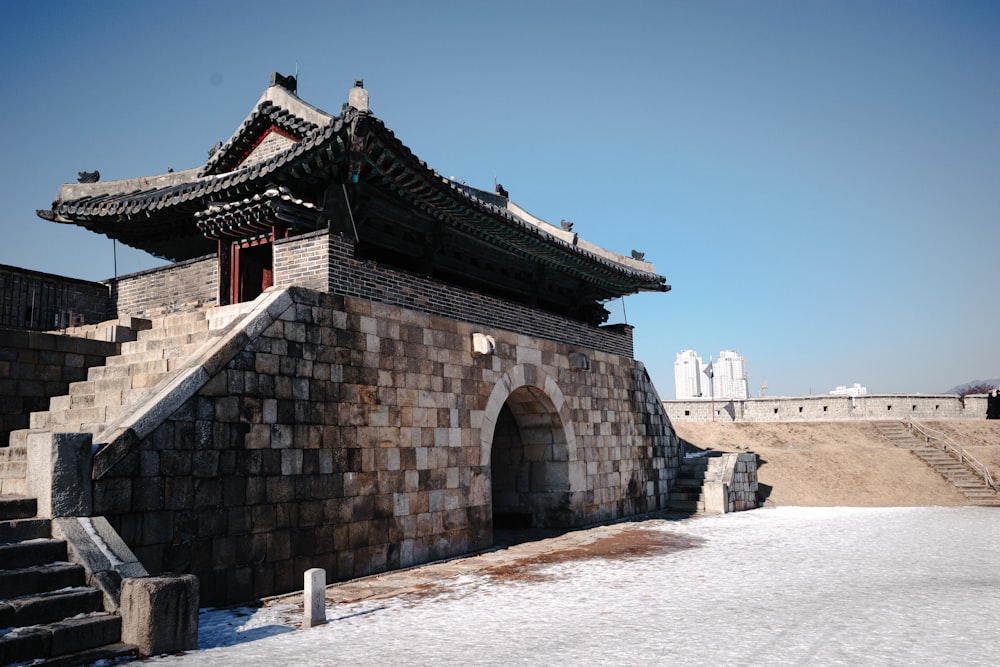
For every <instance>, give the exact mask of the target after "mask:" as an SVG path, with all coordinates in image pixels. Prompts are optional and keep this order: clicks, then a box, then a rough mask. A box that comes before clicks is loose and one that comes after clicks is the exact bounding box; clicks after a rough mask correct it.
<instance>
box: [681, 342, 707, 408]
mask: <svg viewBox="0 0 1000 667" xmlns="http://www.w3.org/2000/svg"><path fill="white" fill-rule="evenodd" d="M702 370H703V367H702V362H701V357H699V356H698V354H697V353H696V352H695V351H694V350H684V351H683V352H678V353H677V359H676V361H674V393H675V394H676V397H677V398H678V399H684V398H701V397H702V386H705V387H707V386H708V385H707V384H705V385H703V384H702V383H703V378H704V381H705V382H707V380H708V378H705V377H704V376H703V375H702ZM705 393H706V394H707V393H708V392H707V391H706V392H705Z"/></svg>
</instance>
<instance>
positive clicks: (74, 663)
mask: <svg viewBox="0 0 1000 667" xmlns="http://www.w3.org/2000/svg"><path fill="white" fill-rule="evenodd" d="M138 656H139V652H138V650H137V649H136V647H135V646H132V645H131V644H123V643H121V642H116V643H114V644H105V645H104V646H98V647H96V648H89V649H85V650H83V651H76V652H74V653H67V654H65V655H61V656H57V657H52V658H49V659H48V660H46V661H45V663H44V664H45V667H81V666H83V665H95V666H96V665H114V664H117V663H119V662H122V661H124V660H125V659H127V658H137V657H138Z"/></svg>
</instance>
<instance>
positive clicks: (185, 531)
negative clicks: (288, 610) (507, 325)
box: [94, 288, 680, 605]
mask: <svg viewBox="0 0 1000 667" xmlns="http://www.w3.org/2000/svg"><path fill="white" fill-rule="evenodd" d="M288 293H289V294H291V295H292V298H293V300H294V303H293V304H292V305H291V306H289V307H288V308H287V309H286V310H284V311H283V312H282V313H281V314H280V316H276V317H277V319H275V320H274V321H273V323H272V324H270V325H269V326H267V327H266V328H262V330H261V331H260V332H259V334H254V335H253V336H252V337H251V338H250V339H249V342H247V343H246V344H245V345H244V346H243V347H241V348H239V349H238V350H233V352H232V353H233V355H234V356H233V357H232V359H231V361H229V362H228V363H227V364H226V365H225V367H224V368H223V369H222V370H221V371H219V372H217V373H215V374H214V375H213V376H212V377H211V379H209V380H208V381H207V383H206V384H204V385H203V386H202V387H201V389H199V390H197V393H196V394H194V395H192V396H191V397H190V398H189V399H187V400H186V401H185V402H184V403H183V405H182V406H181V407H180V408H179V409H177V410H176V411H175V412H172V413H171V414H170V415H169V417H168V418H166V419H165V420H164V421H163V422H162V423H160V425H159V426H157V427H155V430H152V431H151V433H150V435H149V436H147V437H143V438H141V439H140V440H139V441H138V442H135V443H133V445H132V446H131V447H130V448H129V449H128V450H127V453H125V454H124V455H123V456H121V457H119V458H117V462H116V463H114V464H113V465H111V466H110V467H108V468H106V469H105V468H103V467H102V468H100V472H99V473H98V479H96V480H95V482H94V512H95V514H99V515H105V516H106V517H107V518H108V520H109V521H110V522H111V523H112V525H113V526H114V527H115V528H116V530H118V532H119V533H120V534H121V536H122V537H123V538H124V539H125V541H126V542H127V543H128V544H129V545H130V546H131V547H132V548H133V550H134V551H135V553H136V555H137V556H138V557H139V558H140V560H141V561H142V562H143V564H144V565H145V566H146V567H147V569H149V570H150V572H151V573H153V574H155V573H157V572H161V571H173V572H191V573H195V574H198V575H199V577H200V579H201V591H202V604H203V605H206V604H208V605H211V604H226V603H231V602H237V601H241V600H245V599H248V598H251V597H260V596H264V595H270V594H274V593H279V592H285V591H290V590H294V589H296V588H297V587H299V586H300V584H301V580H302V575H303V573H304V572H305V570H307V569H309V568H312V567H322V568H324V569H326V571H327V572H328V573H329V575H330V578H331V580H338V579H341V580H342V579H348V578H352V577H357V576H361V575H367V574H371V573H375V572H380V571H384V570H388V569H394V568H400V567H407V566H410V565H414V564H417V563H422V562H427V561H431V560H435V559H440V558H445V557H449V556H454V555H458V554H463V553H468V552H471V551H475V550H478V549H483V548H486V547H489V546H490V545H491V544H492V528H493V520H494V511H500V510H504V511H511V512H514V511H520V512H524V513H526V514H527V515H528V517H529V519H530V520H531V521H532V522H533V523H534V524H537V525H550V526H575V525H583V524H588V523H591V522H598V521H607V520H612V519H617V518H619V517H624V516H629V515H633V514H637V513H642V512H646V511H654V510H658V509H662V508H664V507H665V506H666V503H667V498H668V495H669V492H670V488H671V485H672V482H673V480H674V479H675V478H676V474H677V468H678V466H679V456H680V444H679V441H678V439H677V437H676V436H675V435H674V433H673V431H672V429H671V427H670V423H669V420H668V418H667V416H666V413H665V412H664V411H663V409H662V404H661V402H660V399H659V397H658V396H657V394H656V391H655V389H654V388H653V386H652V384H651V383H650V382H649V378H648V375H647V374H646V371H645V369H644V368H643V366H642V365H641V364H639V363H638V362H636V361H634V360H633V359H632V358H631V357H628V356H622V355H615V354H610V353H608V352H604V351H598V350H581V348H580V347H579V346H578V345H567V344H563V343H557V342H554V341H551V340H547V339H544V338H540V337H530V336H527V335H525V334H521V333H516V332H512V331H509V330H505V329H499V328H493V327H488V326H483V325H481V324H470V323H465V322H459V321H457V320H454V319H450V318H445V317H439V316H435V315H431V314H427V313H422V312H419V311H417V310H415V309H408V308H402V307H400V306H398V305H389V304H382V303H377V302H373V301H369V300H364V299H357V298H350V297H342V296H334V295H330V294H322V293H318V292H313V291H308V290H301V289H297V288H296V289H291V290H289V292H288ZM475 298H476V297H475V296H470V299H475ZM468 310H469V312H472V310H473V308H472V305H471V303H470V304H468ZM474 334H485V335H487V336H489V338H490V339H491V340H492V341H493V349H492V351H491V352H488V353H487V354H475V353H473V347H472V340H473V335H474ZM511 424H514V425H516V428H513V429H511V428H510V425H511ZM510 451H515V452H517V455H516V456H507V455H506V453H507V452H510ZM96 469H97V468H95V470H96ZM500 469H502V471H503V472H502V473H500V475H499V477H502V478H503V480H504V481H503V483H502V485H504V486H505V488H504V489H496V490H495V489H494V484H493V482H494V473H493V471H494V470H500ZM501 495H502V497H501ZM494 499H496V500H494ZM494 505H496V509H495V508H494Z"/></svg>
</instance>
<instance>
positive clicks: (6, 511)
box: [0, 303, 253, 666]
mask: <svg viewBox="0 0 1000 667" xmlns="http://www.w3.org/2000/svg"><path fill="white" fill-rule="evenodd" d="M252 307H253V303H247V304H237V305H235V306H227V307H223V308H214V309H211V310H208V311H201V312H197V313H190V314H174V315H167V316H165V317H163V318H159V319H155V320H152V321H149V322H140V323H139V324H138V326H136V327H135V328H136V329H139V331H138V335H137V336H136V339H135V340H133V341H128V342H123V343H122V345H121V353H120V354H119V355H117V356H112V357H108V359H107V362H106V365H104V366H99V367H93V368H91V369H90V370H89V371H88V374H87V379H86V380H85V381H81V382H74V383H71V384H70V386H69V393H68V394H67V395H65V396H57V397H53V398H52V399H50V402H49V409H48V410H47V411H44V412H34V413H32V414H31V417H30V427H29V428H28V429H21V430H16V431H13V432H12V433H11V435H10V438H9V443H7V444H8V446H6V447H3V446H0V665H8V664H21V663H31V664H45V665H67V666H69V665H81V664H87V663H92V662H94V661H97V660H104V659H113V658H116V657H120V656H127V655H134V654H135V647H132V646H129V645H126V644H123V643H121V636H122V635H121V628H122V619H121V617H120V616H118V615H117V614H116V613H109V612H107V611H105V608H106V607H108V608H112V609H114V610H115V611H117V608H116V604H117V601H114V602H107V603H106V600H105V594H104V593H103V592H102V590H101V589H99V588H97V587H90V586H87V585H86V583H85V582H86V580H87V578H88V573H89V568H90V566H91V563H90V562H88V561H87V559H86V557H83V559H82V560H81V561H80V562H81V563H85V564H86V565H87V567H86V568H85V567H83V566H82V565H81V564H77V563H70V562H68V558H69V557H70V555H73V556H74V559H77V558H78V557H80V556H81V555H80V554H78V553H76V552H75V551H74V549H75V548H76V547H75V546H74V547H73V548H70V547H69V546H68V544H67V542H66V541H65V540H60V539H53V537H52V528H53V521H52V520H51V519H47V518H39V517H37V516H36V514H37V507H38V506H39V504H38V503H37V502H36V500H35V499H34V498H29V497H27V495H28V487H29V484H28V480H27V468H28V449H29V442H31V441H32V440H33V439H34V438H38V437H43V436H47V435H48V434H52V433H90V434H92V435H94V436H95V439H94V442H95V443H103V442H107V440H105V439H103V436H104V435H106V433H105V431H111V430H113V428H114V424H115V422H116V420H119V419H120V418H122V417H123V415H124V416H128V414H129V412H130V411H131V410H135V409H136V406H138V405H141V404H142V403H143V401H144V400H145V399H147V398H149V397H150V396H152V395H153V394H154V393H155V392H156V391H157V388H158V385H162V384H164V383H169V382H170V378H171V377H173V376H176V374H177V373H176V372H177V371H183V369H185V368H186V367H187V366H188V365H189V364H191V363H195V362H196V361H197V360H198V359H199V358H200V355H201V354H202V353H203V352H204V350H205V349H206V346H210V345H212V344H213V342H214V341H215V340H217V338H218V337H219V336H222V335H223V334H224V333H225V332H226V331H227V330H228V329H229V328H231V327H229V325H230V324H231V323H232V322H233V321H234V320H236V319H237V318H239V317H240V316H241V315H243V314H244V313H246V312H249V311H250V310H251V309H252ZM68 333H69V334H70V335H72V334H74V331H73V330H70V331H69V332H68ZM81 335H84V336H85V335H87V333H86V332H81ZM60 525H62V524H60ZM75 544H76V543H75V542H74V545H75ZM137 565H138V564H137ZM139 567H140V568H141V565H139Z"/></svg>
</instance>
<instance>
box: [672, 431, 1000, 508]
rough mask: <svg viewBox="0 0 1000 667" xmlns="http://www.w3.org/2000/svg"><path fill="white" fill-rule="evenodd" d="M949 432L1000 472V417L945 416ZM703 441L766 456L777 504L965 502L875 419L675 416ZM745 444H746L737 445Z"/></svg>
mask: <svg viewBox="0 0 1000 667" xmlns="http://www.w3.org/2000/svg"><path fill="white" fill-rule="evenodd" d="M926 425H927V426H929V427H931V428H934V429H937V430H940V431H942V432H944V433H946V434H948V435H949V436H950V437H951V438H953V439H954V440H956V441H957V442H959V443H960V444H962V445H963V446H965V447H966V448H967V449H968V450H969V452H970V453H971V454H972V455H973V456H975V457H976V458H978V459H979V460H980V461H982V462H983V463H985V464H986V465H988V466H989V467H990V469H991V470H992V472H993V474H994V477H998V478H1000V421H986V420H983V421H963V420H953V421H941V422H927V423H926ZM674 429H675V430H676V431H677V434H678V435H679V436H680V437H681V438H684V439H685V440H687V441H688V442H690V443H692V444H694V445H696V446H698V447H700V448H703V449H704V448H709V447H710V448H712V449H715V450H718V451H745V447H746V446H749V448H750V450H751V451H754V452H756V453H757V454H758V456H759V457H760V467H759V469H758V481H759V483H760V484H762V485H764V488H763V489H762V491H768V487H770V491H769V496H768V499H769V500H770V501H771V502H773V503H774V504H776V505H803V506H812V507H833V506H856V507H902V506H925V505H966V504H968V501H967V500H966V498H965V496H963V495H962V494H961V493H959V492H958V490H956V489H955V488H954V487H953V486H952V485H951V484H949V483H948V482H947V481H945V480H944V478H942V477H941V476H940V475H939V474H938V473H936V472H934V471H933V470H931V469H930V468H928V467H927V466H926V465H925V464H924V463H922V462H921V461H920V460H919V459H917V458H916V457H915V456H913V455H912V454H911V453H910V452H908V451H906V450H903V449H900V448H898V447H896V446H895V445H893V444H892V443H891V442H889V441H888V440H886V439H885V438H883V437H882V436H881V435H880V434H879V433H878V431H877V430H876V429H875V426H874V425H873V424H872V423H871V422H811V423H787V422H784V423H775V424H746V423H731V422H726V423H722V422H715V423H700V422H680V421H678V422H676V423H674ZM737 446H739V447H737Z"/></svg>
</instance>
